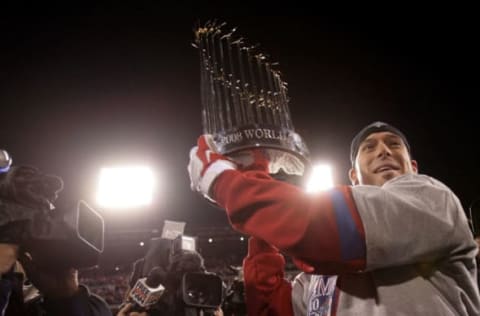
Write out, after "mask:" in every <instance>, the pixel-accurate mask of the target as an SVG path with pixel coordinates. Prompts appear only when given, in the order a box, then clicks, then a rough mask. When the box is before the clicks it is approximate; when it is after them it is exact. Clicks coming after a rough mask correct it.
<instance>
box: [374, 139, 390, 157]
mask: <svg viewBox="0 0 480 316" xmlns="http://www.w3.org/2000/svg"><path fill="white" fill-rule="evenodd" d="M391 155H392V151H391V150H390V147H388V145H387V144H385V143H383V142H380V143H379V144H378V146H377V156H378V157H384V156H391Z"/></svg>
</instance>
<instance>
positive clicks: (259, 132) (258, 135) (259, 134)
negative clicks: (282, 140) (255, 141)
mask: <svg viewBox="0 0 480 316" xmlns="http://www.w3.org/2000/svg"><path fill="white" fill-rule="evenodd" d="M255 137H256V138H263V130H262V129H260V128H257V129H256V130H255Z"/></svg>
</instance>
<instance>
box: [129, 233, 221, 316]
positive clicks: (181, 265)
mask: <svg viewBox="0 0 480 316" xmlns="http://www.w3.org/2000/svg"><path fill="white" fill-rule="evenodd" d="M153 280H157V281H153ZM149 283H150V286H148V284H149ZM130 287H131V291H130V293H129V300H130V301H131V302H133V303H134V304H135V305H136V308H135V309H136V310H138V311H143V310H148V313H149V315H180V316H187V315H188V316H190V315H192V316H195V315H208V313H211V314H212V315H213V311H215V310H216V309H217V308H218V307H219V306H220V305H221V304H222V301H223V282H222V279H221V278H220V277H219V276H217V275H216V274H214V273H209V272H207V271H206V270H205V267H204V264H203V258H202V257H201V255H200V254H199V253H198V252H197V251H196V239H195V238H194V237H190V236H185V235H183V234H180V235H178V236H177V237H176V238H174V239H169V238H165V237H161V238H153V239H151V240H150V247H149V250H148V251H147V254H146V255H145V257H144V258H142V259H140V260H138V261H137V262H136V263H135V265H134V271H133V273H132V277H131V279H130ZM139 289H141V290H140V291H139ZM159 293H161V294H160V297H159V298H158V301H157V302H155V303H152V297H157V296H158V295H157V294H159ZM139 294H140V296H139Z"/></svg>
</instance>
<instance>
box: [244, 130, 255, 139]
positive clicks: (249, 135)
mask: <svg viewBox="0 0 480 316" xmlns="http://www.w3.org/2000/svg"><path fill="white" fill-rule="evenodd" d="M244 132H245V136H246V137H247V139H252V138H253V129H246V130H244Z"/></svg>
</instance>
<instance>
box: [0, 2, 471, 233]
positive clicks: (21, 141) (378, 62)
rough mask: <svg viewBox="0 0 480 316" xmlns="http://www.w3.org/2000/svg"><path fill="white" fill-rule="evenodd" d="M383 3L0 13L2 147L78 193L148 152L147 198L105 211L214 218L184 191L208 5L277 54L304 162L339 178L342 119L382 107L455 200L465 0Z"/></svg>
mask: <svg viewBox="0 0 480 316" xmlns="http://www.w3.org/2000/svg"><path fill="white" fill-rule="evenodd" d="M387 12H388V13H383V14H379V13H373V12H370V13H365V14H349V15H344V14H331V15H328V14H325V15H324V16H317V17H312V16H294V17H292V16H290V17H286V16H282V17H265V16H254V15H253V14H250V15H249V16H247V15H245V16H240V15H238V14H237V15H232V14H226V13H224V14H217V13H216V12H213V11H212V12H207V13H206V14H204V13H202V14H201V15H200V14H198V15H197V14H194V13H192V11H189V12H185V14H183V15H180V14H175V15H174V14H169V12H168V10H163V8H161V7H160V6H156V7H155V6H152V7H151V8H148V9H145V10H137V11H135V10H132V12H130V14H129V12H128V10H124V12H122V14H113V13H109V12H107V10H91V11H88V10H87V11H86V12H84V14H78V15H72V14H70V15H68V16H62V15H59V16H49V17H43V16H40V15H39V16H36V17H35V16H33V17H32V16H18V15H17V16H3V17H2V20H1V21H0V28H1V29H0V69H1V71H0V107H1V111H2V112H1V115H0V141H1V142H0V147H2V148H4V149H6V150H8V151H9V152H10V153H11V155H12V156H13V159H14V163H15V164H17V165H19V164H29V165H34V166H37V167H39V168H40V169H41V170H43V171H45V172H48V173H54V174H57V175H60V176H61V177H63V179H64V181H65V189H64V191H63V194H62V195H61V196H60V199H59V203H63V202H65V203H66V202H67V201H70V200H75V199H85V200H86V201H87V202H89V203H90V204H92V206H94V207H96V206H95V202H94V193H95V186H96V181H97V173H98V170H99V168H100V167H102V166H105V165H109V164H112V163H145V164H149V165H151V166H152V167H153V168H154V169H155V172H156V174H157V175H158V182H159V188H158V191H157V193H156V195H155V201H154V205H153V206H152V207H150V208H148V209H147V210H132V211H130V214H131V217H129V218H128V219H127V217H126V216H123V217H122V218H115V217H114V216H113V215H112V214H111V213H108V212H104V210H102V209H100V208H97V207H96V208H97V210H99V211H100V212H101V213H102V214H104V216H105V219H106V225H107V227H116V226H118V227H123V228H131V229H136V228H139V227H161V223H162V222H163V220H165V219H172V220H183V221H186V222H187V225H188V223H192V224H191V225H193V224H198V225H212V224H219V225H222V224H226V223H227V221H226V218H225V216H224V214H223V213H222V212H221V211H219V210H216V209H215V208H213V207H211V206H210V205H209V204H208V203H207V202H205V201H204V200H203V199H201V198H200V197H199V196H197V195H196V194H195V193H193V192H191V191H190V188H189V179H188V174H187V170H186V168H187V164H188V152H189V150H190V148H191V147H192V146H193V145H194V144H195V142H196V139H197V137H198V136H199V135H200V134H201V132H202V126H201V116H200V111H201V104H200V72H199V59H198V51H197V50H196V49H195V48H193V47H192V46H191V42H192V41H193V32H192V30H193V27H194V25H196V23H198V22H200V23H203V22H206V21H207V20H208V19H215V18H216V19H218V20H219V21H225V22H227V24H228V25H229V26H230V27H232V28H233V27H235V26H236V27H238V29H237V33H238V34H239V35H241V36H243V37H245V38H246V39H247V41H248V42H249V43H252V44H256V43H259V44H260V47H261V50H262V51H264V52H266V53H267V54H269V55H270V56H271V59H272V60H275V61H278V62H279V64H280V65H279V67H278V68H279V69H280V70H281V71H282V73H283V75H284V77H283V78H284V80H285V81H287V82H288V84H289V96H290V100H291V101H290V110H291V112H292V118H293V122H294V125H295V128H296V131H297V132H298V133H300V134H301V135H302V136H303V138H304V139H305V141H306V143H307V145H308V146H309V148H310V151H311V156H312V160H313V161H314V162H315V161H326V162H329V163H331V164H332V165H333V170H334V177H335V183H337V184H346V183H348V178H347V171H348V168H349V167H350V165H349V158H348V157H349V146H350V141H351V139H352V138H353V136H354V135H355V133H356V132H357V131H358V130H359V129H360V128H362V127H363V126H365V125H366V124H368V123H371V122H373V121H376V120H382V121H386V122H389V123H391V124H393V125H395V126H397V127H398V128H400V129H401V130H402V131H403V132H404V133H405V134H406V135H407V138H408V140H409V142H410V145H411V147H412V153H413V156H414V158H415V159H417V160H418V162H419V167H420V172H421V173H426V174H428V175H431V176H434V177H436V178H437V179H439V180H441V181H442V182H444V183H446V184H447V185H449V186H450V187H451V188H452V189H453V190H454V191H455V192H456V194H457V195H458V197H459V198H460V200H461V201H462V203H463V204H464V206H468V205H469V204H470V203H471V202H472V201H473V200H474V199H476V198H479V197H480V188H479V185H478V179H479V178H480V167H479V165H478V161H479V158H478V155H479V150H478V137H479V136H480V126H479V125H480V124H479V120H478V116H477V115H476V114H474V112H475V110H476V108H477V107H478V104H479V102H478V71H477V70H475V69H476V66H475V64H476V63H477V56H478V54H477V53H476V48H474V45H476V43H475V41H477V40H478V35H477V34H476V28H477V27H478V23H477V22H475V21H474V20H473V19H472V18H470V16H469V15H468V14H463V13H462V14H460V13H459V14H457V13H450V14H447V12H444V13H442V14H423V13H422V14H420V13H419V14H408V13H405V14H400V15H396V14H395V10H394V9H392V10H390V11H387ZM230 13H231V12H230ZM397 13H398V12H397Z"/></svg>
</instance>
